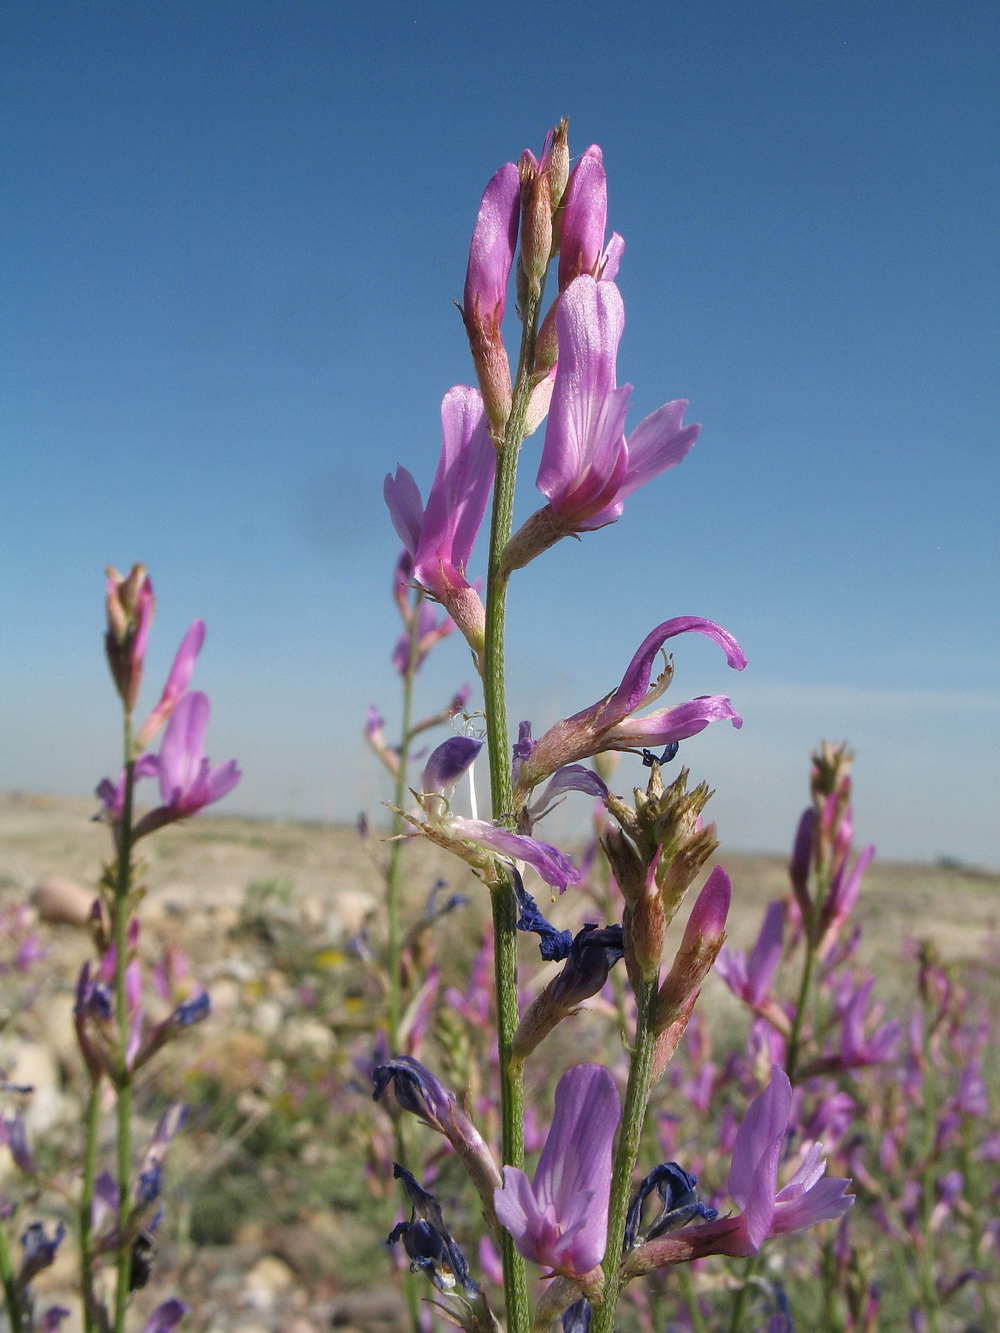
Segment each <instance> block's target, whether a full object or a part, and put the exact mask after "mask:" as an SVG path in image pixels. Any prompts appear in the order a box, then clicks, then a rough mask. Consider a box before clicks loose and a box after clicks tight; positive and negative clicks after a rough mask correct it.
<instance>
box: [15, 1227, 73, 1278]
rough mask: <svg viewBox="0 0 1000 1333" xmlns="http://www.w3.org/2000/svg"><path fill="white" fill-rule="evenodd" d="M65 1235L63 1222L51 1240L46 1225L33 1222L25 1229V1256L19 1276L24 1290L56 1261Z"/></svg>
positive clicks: (23, 1237)
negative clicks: (57, 1251)
mask: <svg viewBox="0 0 1000 1333" xmlns="http://www.w3.org/2000/svg"><path fill="white" fill-rule="evenodd" d="M65 1235H66V1228H65V1226H64V1225H63V1223H62V1222H60V1223H59V1225H58V1226H57V1227H56V1232H55V1235H54V1236H52V1238H51V1239H50V1238H49V1237H48V1236H47V1235H46V1234H45V1224H44V1223H42V1222H32V1223H31V1224H30V1225H29V1226H28V1227H26V1228H25V1231H24V1234H23V1235H22V1237H21V1248H22V1250H23V1255H22V1258H21V1271H20V1273H19V1274H18V1282H19V1283H20V1285H21V1287H22V1288H23V1287H25V1286H26V1285H27V1284H28V1283H29V1282H30V1281H31V1279H32V1278H33V1277H34V1276H35V1274H36V1273H40V1272H41V1271H42V1269H43V1268H48V1267H49V1265H50V1264H51V1263H52V1261H53V1260H54V1259H55V1257H56V1250H58V1248H59V1246H60V1245H61V1244H62V1240H63V1237H64V1236H65Z"/></svg>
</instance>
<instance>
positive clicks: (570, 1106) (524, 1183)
mask: <svg viewBox="0 0 1000 1333" xmlns="http://www.w3.org/2000/svg"><path fill="white" fill-rule="evenodd" d="M620 1118H621V1103H620V1102H619V1100H618V1092H617V1089H616V1088H615V1084H614V1080H613V1079H612V1077H611V1075H610V1074H609V1073H608V1071H607V1070H606V1069H602V1068H601V1067H600V1066H599V1065H574V1066H573V1068H572V1069H570V1070H568V1071H567V1072H566V1073H565V1074H564V1075H563V1076H562V1078H561V1079H560V1080H559V1086H558V1087H557V1088H556V1096H555V1112H554V1115H553V1118H552V1126H551V1128H550V1129H549V1136H548V1138H547V1139H546V1140H545V1147H544V1148H543V1149H542V1153H541V1156H540V1157H539V1159H538V1166H537V1168H536V1170H535V1175H534V1179H533V1180H531V1181H529V1180H528V1177H527V1176H526V1175H525V1173H524V1172H523V1171H519V1170H518V1169H517V1168H515V1167H512V1166H505V1167H504V1183H503V1185H502V1187H501V1188H500V1189H498V1190H497V1192H496V1197H495V1207H496V1213H497V1217H498V1218H499V1219H500V1222H501V1224H502V1225H503V1226H504V1227H506V1229H507V1230H508V1231H509V1232H510V1234H511V1236H512V1237H513V1238H514V1244H515V1246H516V1247H517V1250H518V1252H519V1253H520V1254H522V1255H524V1257H525V1258H526V1259H530V1260H531V1261H532V1262H533V1263H536V1264H541V1265H543V1266H544V1267H546V1268H549V1269H551V1270H552V1271H553V1272H556V1273H560V1274H562V1275H563V1276H564V1277H574V1278H582V1277H585V1276H586V1275H587V1274H588V1273H589V1272H590V1271H591V1270H592V1269H593V1268H596V1266H597V1265H598V1264H599V1263H600V1262H601V1260H602V1258H603V1257H604V1249H605V1246H606V1244H607V1239H608V1203H609V1199H610V1192H611V1148H612V1143H613V1141H614V1137H615V1130H616V1129H617V1128H618V1121H619V1119H620Z"/></svg>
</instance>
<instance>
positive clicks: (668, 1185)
mask: <svg viewBox="0 0 1000 1333" xmlns="http://www.w3.org/2000/svg"><path fill="white" fill-rule="evenodd" d="M697 1184H698V1180H697V1178H696V1177H695V1176H692V1175H691V1173H690V1172H689V1171H685V1170H684V1168H683V1167H682V1166H678V1165H677V1163H676V1162H663V1163H661V1164H660V1165H659V1166H656V1167H654V1168H653V1170H652V1171H650V1173H649V1175H648V1176H647V1177H646V1178H645V1180H644V1181H643V1182H642V1184H641V1185H640V1186H639V1190H638V1193H637V1194H636V1196H635V1198H634V1199H633V1200H632V1202H631V1203H630V1204H629V1209H628V1216H627V1218H626V1221H625V1243H624V1246H623V1249H624V1250H625V1251H626V1252H627V1251H628V1250H631V1249H632V1248H633V1246H635V1245H638V1244H641V1243H643V1242H645V1241H647V1240H653V1239H655V1237H657V1236H662V1235H663V1234H664V1233H665V1232H667V1231H674V1230H676V1229H677V1228H678V1227H685V1226H687V1225H688V1223H689V1222H693V1221H695V1219H698V1220H700V1221H702V1222H712V1221H714V1220H715V1218H717V1217H718V1215H719V1214H718V1212H717V1211H716V1210H715V1209H714V1208H709V1206H708V1204H706V1203H702V1201H701V1199H699V1197H698V1192H697V1190H696V1188H695V1186H696V1185H697ZM654 1190H655V1191H656V1193H657V1194H658V1195H659V1196H660V1208H659V1211H658V1212H657V1214H656V1216H655V1217H654V1218H653V1220H652V1222H651V1223H650V1224H649V1225H648V1226H647V1227H645V1228H643V1226H642V1212H643V1205H644V1204H645V1202H646V1200H647V1199H648V1198H649V1196H650V1195H651V1194H652V1193H653V1191H654Z"/></svg>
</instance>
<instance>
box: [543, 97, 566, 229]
mask: <svg viewBox="0 0 1000 1333" xmlns="http://www.w3.org/2000/svg"><path fill="white" fill-rule="evenodd" d="M542 165H543V166H544V167H545V170H546V172H547V174H548V178H549V194H550V196H551V199H552V210H553V212H555V210H556V209H557V208H558V207H559V205H560V204H561V203H562V197H563V195H564V194H565V192H566V182H567V181H568V180H569V120H568V119H567V117H566V116H563V118H562V120H561V121H560V122H559V124H558V125H557V126H556V127H555V129H554V130H553V131H552V143H551V144H550V145H549V151H548V153H547V155H546V158H545V161H544V163H543V164H542Z"/></svg>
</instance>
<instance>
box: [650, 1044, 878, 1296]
mask: <svg viewBox="0 0 1000 1333" xmlns="http://www.w3.org/2000/svg"><path fill="white" fill-rule="evenodd" d="M791 1105H792V1085H791V1084H790V1083H789V1081H788V1075H787V1074H786V1073H785V1072H784V1070H783V1069H781V1068H780V1066H778V1065H775V1066H774V1068H773V1069H772V1071H771V1082H770V1083H769V1084H768V1086H767V1087H766V1088H765V1089H764V1091H763V1092H762V1093H761V1094H760V1096H759V1097H757V1098H756V1099H755V1100H754V1101H753V1102H751V1104H750V1108H749V1110H748V1111H747V1114H746V1116H745V1118H744V1120H743V1123H742V1125H740V1127H739V1130H738V1131H737V1134H736V1141H735V1143H734V1144H733V1156H732V1163H731V1165H730V1169H729V1193H730V1196H731V1197H732V1199H733V1201H734V1203H736V1204H738V1205H739V1207H740V1208H741V1210H742V1211H741V1212H739V1213H737V1214H735V1216H733V1215H730V1216H728V1217H720V1218H717V1219H716V1220H715V1221H711V1222H706V1223H704V1224H703V1225H702V1226H689V1227H683V1228H681V1229H680V1230H678V1231H672V1232H669V1233H668V1234H667V1235H665V1236H662V1237H657V1238H656V1239H655V1240H651V1241H648V1242H647V1243H646V1244H645V1245H642V1246H640V1247H639V1248H638V1249H636V1250H634V1251H633V1252H632V1254H631V1255H629V1256H628V1258H627V1259H626V1262H625V1272H626V1274H627V1276H629V1277H637V1276H639V1275H640V1274H642V1273H649V1272H652V1271H653V1269H655V1268H663V1267H665V1266H666V1265H668V1264H675V1263H684V1262H687V1261H688V1260H690V1259H698V1258H702V1257H704V1256H705V1255H709V1254H728V1255H730V1256H732V1257H734V1258H738V1257H741V1256H750V1255H754V1254H757V1253H758V1252H759V1251H760V1247H761V1246H762V1245H763V1243H764V1242H765V1241H766V1240H769V1239H770V1238H771V1237H773V1236H780V1235H782V1234H784V1233H785V1232H787V1231H805V1230H806V1228H808V1227H812V1226H816V1224H817V1223H819V1222H831V1221H835V1220H836V1219H837V1218H838V1217H843V1215H844V1214H845V1213H846V1212H847V1210H848V1208H850V1207H851V1205H852V1204H853V1203H854V1196H853V1195H852V1194H847V1193H846V1190H847V1188H848V1186H849V1185H850V1183H851V1182H850V1181H849V1180H844V1179H841V1178H839V1177H829V1178H824V1173H825V1171H826V1161H825V1160H824V1158H823V1156H822V1153H823V1145H822V1144H821V1143H814V1144H813V1145H812V1146H811V1147H810V1148H809V1150H808V1151H807V1152H806V1154H805V1156H804V1157H803V1159H802V1162H801V1164H800V1165H799V1167H798V1169H797V1170H796V1171H795V1173H794V1174H793V1175H792V1177H791V1179H790V1180H789V1181H788V1183H787V1184H786V1185H784V1186H783V1187H782V1188H781V1189H779V1188H778V1168H779V1166H780V1164H781V1157H782V1154H783V1152H784V1148H785V1143H786V1140H787V1138H788V1116H789V1112H790V1110H791Z"/></svg>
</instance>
